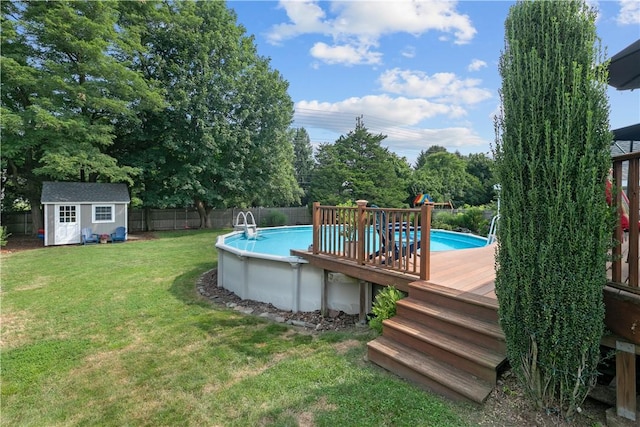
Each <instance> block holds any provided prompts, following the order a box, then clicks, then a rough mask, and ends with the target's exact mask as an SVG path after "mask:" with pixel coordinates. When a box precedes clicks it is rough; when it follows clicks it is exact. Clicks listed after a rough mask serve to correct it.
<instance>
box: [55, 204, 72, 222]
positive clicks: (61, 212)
mask: <svg viewBox="0 0 640 427" xmlns="http://www.w3.org/2000/svg"><path fill="white" fill-rule="evenodd" d="M58 222H60V223H61V224H63V223H67V222H69V223H75V222H76V207H75V206H58Z"/></svg>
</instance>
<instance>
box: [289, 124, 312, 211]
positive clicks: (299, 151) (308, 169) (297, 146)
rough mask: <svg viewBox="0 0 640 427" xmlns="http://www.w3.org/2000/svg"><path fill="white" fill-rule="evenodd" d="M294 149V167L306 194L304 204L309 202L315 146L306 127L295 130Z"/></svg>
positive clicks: (303, 199) (299, 183)
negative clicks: (312, 144) (312, 145)
mask: <svg viewBox="0 0 640 427" xmlns="http://www.w3.org/2000/svg"><path fill="white" fill-rule="evenodd" d="M292 137H293V151H294V153H295V161H294V169H295V173H296V179H297V180H298V185H300V187H302V189H303V190H304V192H305V195H304V196H303V198H302V201H301V203H302V205H307V204H308V203H309V187H310V183H311V173H312V172H313V167H314V161H313V148H312V147H311V140H310V139H309V134H308V133H307V130H306V129H305V128H298V129H295V130H293V135H292Z"/></svg>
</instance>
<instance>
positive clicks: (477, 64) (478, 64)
mask: <svg viewBox="0 0 640 427" xmlns="http://www.w3.org/2000/svg"><path fill="white" fill-rule="evenodd" d="M486 66H487V63H486V62H484V61H482V60H480V59H474V60H472V61H471V64H469V66H468V67H467V70H469V71H478V70H479V69H481V68H485V67H486Z"/></svg>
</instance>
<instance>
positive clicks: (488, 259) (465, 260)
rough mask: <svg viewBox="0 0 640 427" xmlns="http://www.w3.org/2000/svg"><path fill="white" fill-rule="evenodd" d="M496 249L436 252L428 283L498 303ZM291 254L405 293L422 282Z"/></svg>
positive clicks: (348, 263) (325, 258) (343, 262)
mask: <svg viewBox="0 0 640 427" xmlns="http://www.w3.org/2000/svg"><path fill="white" fill-rule="evenodd" d="M496 247H497V244H495V243H494V244H491V245H488V246H484V247H481V248H472V249H458V250H454V251H442V252H432V253H431V268H430V272H431V273H430V278H429V280H427V282H429V283H432V284H435V285H439V286H444V287H447V288H451V289H456V290H459V291H462V292H465V293H471V294H475V295H482V296H485V297H488V298H491V299H494V300H495V299H496V295H495V291H494V290H495V285H494V282H495V252H496ZM291 252H292V254H294V255H297V256H300V257H302V258H305V259H306V260H307V261H309V263H310V264H312V265H316V266H318V267H320V268H324V269H326V270H329V271H335V272H340V273H344V274H346V275H348V276H351V277H356V278H358V279H360V280H365V281H368V282H373V283H379V284H390V285H394V286H396V287H397V288H398V289H400V290H403V291H405V292H406V291H407V290H408V285H409V283H412V282H416V281H419V280H420V279H419V278H418V277H417V276H415V275H411V274H403V273H399V272H396V271H391V270H388V269H385V268H384V267H376V266H371V265H366V266H365V265H357V263H355V262H354V261H351V260H344V259H338V258H335V257H331V256H328V255H314V254H313V253H311V252H308V251H291Z"/></svg>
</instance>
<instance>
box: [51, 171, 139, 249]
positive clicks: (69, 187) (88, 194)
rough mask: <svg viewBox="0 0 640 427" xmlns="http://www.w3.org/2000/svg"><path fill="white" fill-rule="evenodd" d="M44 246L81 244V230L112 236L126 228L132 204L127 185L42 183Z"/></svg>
mask: <svg viewBox="0 0 640 427" xmlns="http://www.w3.org/2000/svg"><path fill="white" fill-rule="evenodd" d="M40 202H41V203H42V205H43V206H44V245H45V246H50V245H69V244H74V243H81V241H82V240H81V233H82V229H83V228H86V227H90V228H91V229H92V232H93V233H96V234H111V233H113V232H115V230H116V228H117V227H125V228H126V227H127V207H128V204H129V203H130V202H131V199H130V197H129V190H128V189H127V185H126V184H104V183H97V182H44V183H43V184H42V195H41V198H40Z"/></svg>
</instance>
